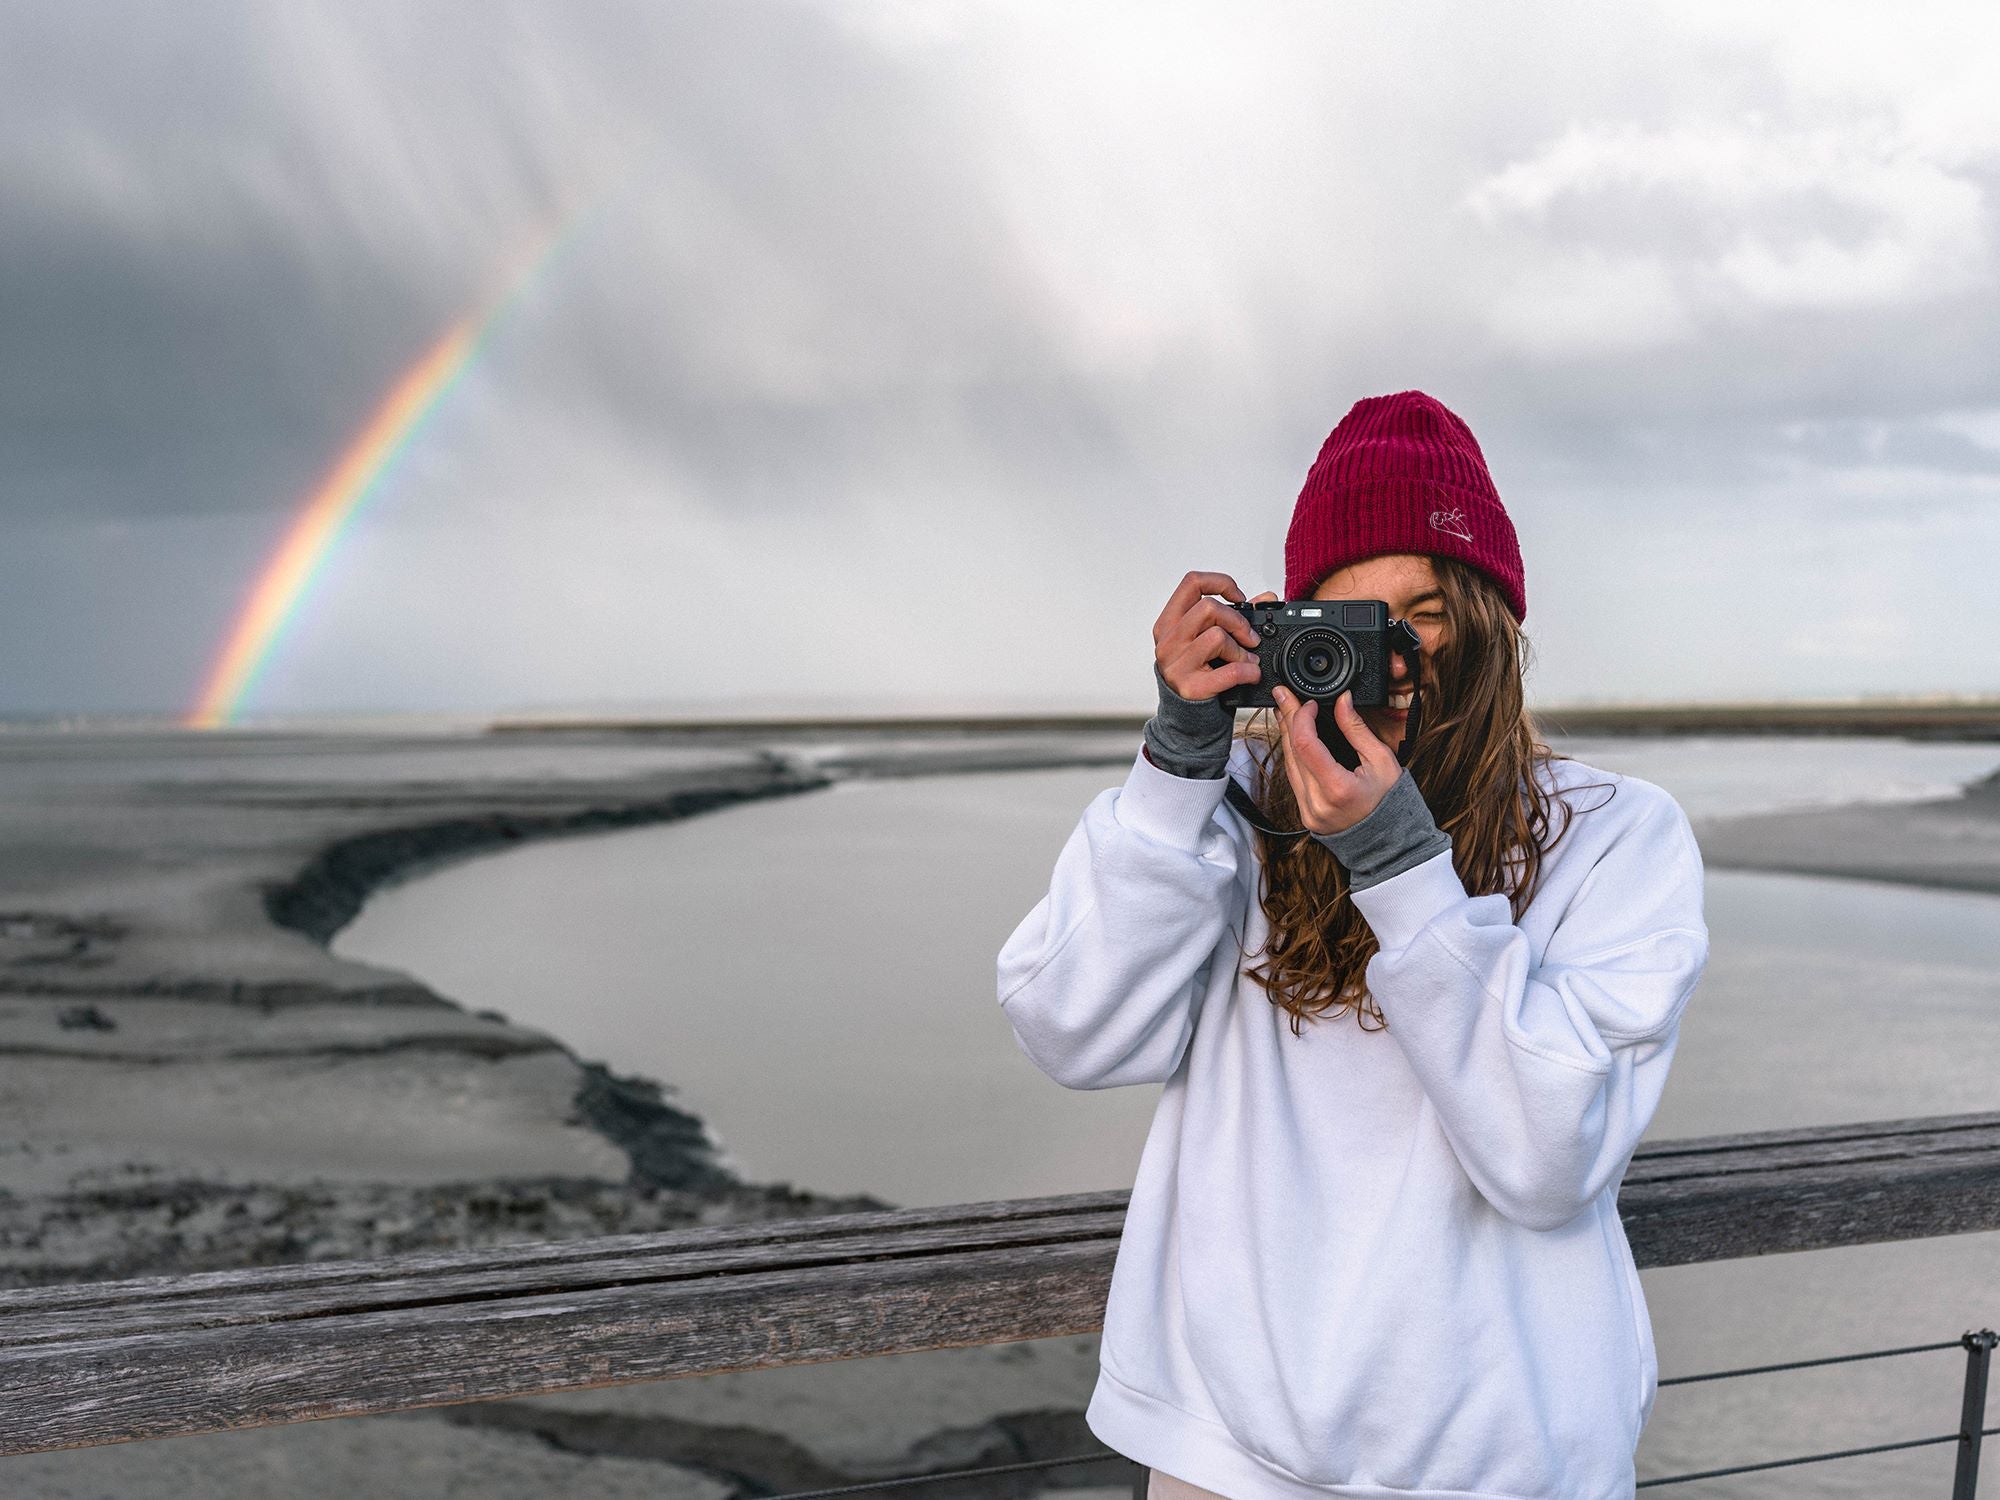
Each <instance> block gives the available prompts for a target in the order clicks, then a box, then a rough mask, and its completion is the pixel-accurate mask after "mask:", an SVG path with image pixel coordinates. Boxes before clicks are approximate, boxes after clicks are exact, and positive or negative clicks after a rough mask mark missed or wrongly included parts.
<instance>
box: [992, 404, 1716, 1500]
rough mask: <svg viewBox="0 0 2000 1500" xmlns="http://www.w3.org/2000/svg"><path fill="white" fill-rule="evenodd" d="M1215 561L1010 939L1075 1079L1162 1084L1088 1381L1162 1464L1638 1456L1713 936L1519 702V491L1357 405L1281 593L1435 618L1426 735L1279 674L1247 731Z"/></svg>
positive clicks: (1323, 468)
mask: <svg viewBox="0 0 2000 1500" xmlns="http://www.w3.org/2000/svg"><path fill="white" fill-rule="evenodd" d="M1217 594H1220V595H1222V596H1223V598H1226V599H1228V600H1232V601H1239V602H1240V601H1241V600H1242V599H1243V595H1242V592H1241V591H1240V590H1239V589H1238V588H1237V587H1236V585H1235V583H1234V582H1233V581H1232V580H1231V579H1230V578H1228V577H1227V576H1226V575H1223V574H1219V573H1191V574H1189V575H1188V576H1187V578H1185V579H1184V580H1183V581H1182V583H1181V585H1180V587H1179V588H1177V589H1176V590H1175V591H1174V594H1173V597H1172V598H1171V599H1170V600H1169V601H1168V603H1167V606H1166V609H1165V610H1164V611H1163V613H1162V614H1161V616H1160V618H1159V621H1158V622H1157V623H1156V625H1155V626H1154V631H1153V637H1154V642H1155V656H1154V672H1155V676H1156V678H1157V679H1158V682H1159V686H1160V693H1161V704H1160V710H1159V712H1158V714H1156V715H1155V716H1154V718H1153V719H1152V720H1151V721H1150V722H1149V723H1148V724H1147V726H1146V734H1145V743H1144V745H1143V747H1142V748H1141V751H1140V753H1139V754H1138V755H1137V756H1136V757H1135V759H1134V763H1133V766H1132V769H1131V771H1130V773H1129V774H1128V776H1127V777H1126V780H1125V782H1124V785H1123V786H1122V787H1119V788H1114V789H1112V790H1109V791H1106V792H1104V793H1102V794H1101V795H1099V796H1098V797H1097V798H1096V799H1095V800H1094V801H1093V802H1092V803H1091V804H1090V806H1089V807H1088V808H1087V809H1086V810H1085V812H1084V814H1083V818H1082V821H1081V822H1080V823H1079V825H1078V827H1077V829H1076V831H1075V832H1074V833H1073V834H1072V835H1071V837H1070V839H1069V841H1068V842H1067V844H1066V845H1065V846H1064V848H1063V850H1062V853H1061V855H1060V856H1059V858H1058V860H1057V863H1056V867H1055V873H1054V877H1053V879H1052V882H1051V885H1050V889H1049V893H1048V895H1047V896H1046V897H1045V898H1044V899H1043V900H1042V901H1040V902H1039V903H1038V904H1037V905H1036V907H1035V909H1034V910H1033V911H1032V912H1030V913H1029V914H1028V916H1027V917H1026V919H1025V920H1023V921H1022V923H1021V924H1020V926H1019V927H1018V928H1016V929H1015V931H1014V933H1013V935H1012V936H1011V937H1010V938H1009V939H1008V940H1007V943H1006V945H1005V947H1004V948H1003V949H1002V950H1001V953H1000V958H999V980H1000V1001H1001V1004H1002V1006H1003V1008H1004V1010H1005V1013H1006V1015H1007V1018H1008V1021H1009V1022H1010V1024H1011V1025H1012V1027H1013V1030H1014V1034H1015V1037H1016V1039H1017V1040H1018V1042H1019V1044H1020V1046H1021V1049H1022V1050H1023V1051H1024V1052H1025V1053H1026V1054H1027V1055H1028V1056H1029V1058H1031V1059H1032V1060H1033V1061H1034V1062H1035V1064H1036V1065H1037V1066H1038V1067H1040V1068H1041V1069H1042V1070H1043V1071H1044V1072H1046V1073H1047V1074H1049V1076H1050V1077H1051V1078H1053V1079H1054V1080H1055V1081H1056V1082H1058V1083H1060V1084H1062V1085H1064V1086H1065V1087H1068V1088H1079V1089H1095V1088H1110V1087H1114V1086H1117V1085H1120V1084H1140V1083H1163V1084H1165V1085H1166V1087H1165V1089H1164V1090H1163V1091H1162V1093H1161V1095H1160V1102H1159V1106H1158V1110H1157V1113H1156V1114H1155V1116H1154V1119H1153V1124H1152V1128H1151V1131H1150V1133H1149V1135H1148V1137H1147V1140H1146V1146H1145V1151H1144V1153H1143V1155H1142V1157H1141V1159H1140V1163H1139V1170H1138V1176H1137V1180H1136V1181H1135V1183H1134V1185H1133V1188H1132V1199H1131V1207H1130V1209H1129V1211H1128V1213H1127V1216H1126V1221H1125V1229H1124V1234H1123V1237H1122V1239H1121V1240H1120V1242H1119V1247H1118V1257H1117V1262H1116V1265H1115V1268H1114V1271H1113V1275H1112V1282H1111V1292H1110V1297H1109V1300H1108V1302H1107V1304H1106V1307H1105V1315H1104V1335H1103V1340H1102V1343H1101V1345H1100V1349H1099V1375H1098V1381H1097V1386H1096V1390H1095V1392H1094V1393H1093V1395H1092V1398H1091V1402H1090V1406H1089V1409H1088V1411H1087V1413H1086V1421H1087V1422H1088V1423H1089V1426H1090V1428H1091V1430H1092V1431H1093V1432H1094V1433H1096V1434H1097V1436H1098V1437H1100V1438H1101V1439H1103V1440H1104V1442H1105V1443H1107V1444H1108V1445H1110V1446H1111V1447H1112V1448H1114V1449H1116V1450H1117V1451H1119V1452H1121V1453H1124V1454H1126V1455H1127V1456H1129V1457H1131V1458H1133V1459H1134V1460H1136V1461H1137V1462H1139V1463H1141V1464H1144V1465H1146V1466H1148V1467H1149V1468H1150V1469H1151V1470H1152V1471H1153V1474H1152V1492H1153V1494H1154V1495H1156V1496H1158V1495H1162V1494H1165V1495H1169V1496H1186V1495H1189V1494H1191V1493H1192V1494H1193V1495H1196V1496H1199V1495H1201V1494H1202V1492H1204V1491H1206V1492H1209V1493H1212V1494H1217V1495H1221V1496H1224V1497H1227V1500H1256V1497H1265V1496H1270V1497H1298V1500H1308V1497H1316V1496H1326V1495H1339V1496H1370V1497H1386V1496H1410V1497H1429V1500H1445V1497H1451V1500H1474V1497H1491V1500H1501V1497H1506V1500H1558V1497H1560V1500H1608V1497H1611V1496H1619V1495H1630V1494H1631V1493H1632V1492H1633V1488H1634V1482H1635V1476H1634V1470H1633V1452H1634V1450H1635V1448H1636V1447H1637V1444H1638V1439H1639V1433H1640V1430H1641V1429H1642V1428H1643V1427H1644V1425H1645V1422H1646V1418H1647V1416H1648V1415H1649V1414H1650V1412H1651V1410H1652V1403H1653V1394H1654V1388H1655V1382H1656V1378H1657V1366H1656V1363H1655V1358H1654V1350H1653V1339H1652V1328H1651V1324H1650V1321H1649V1318H1648V1314H1647V1309H1646V1304H1645V1298H1644V1296H1643V1294H1642V1292H1641V1289H1640V1285H1639V1278H1638V1275H1637V1272H1636V1270H1635V1269H1634V1266H1633V1262H1632V1255H1631V1250H1630V1248H1629V1247H1628V1245H1627V1244H1626V1240H1625V1234H1624V1230H1623V1227H1622V1225H1621V1224H1620V1221H1619V1217H1618V1210H1617V1191H1618V1184H1619V1182H1620V1180H1621V1178H1622V1177H1623V1175H1624V1172H1625V1167H1626V1164H1627V1162H1628V1161H1629V1159H1630V1157H1631V1154H1632V1150H1633V1147H1634V1146H1635V1145H1636V1144H1637V1142H1638V1140H1639V1137H1640V1135H1641V1133H1642V1132H1643V1131H1644V1130H1645V1128H1646V1125H1647V1122H1648V1121H1649V1120H1651V1118H1652V1116H1653V1111H1654V1107H1655V1106H1656V1105H1657V1104H1658V1102H1659V1098H1660V1091H1661V1088H1662V1086H1663V1085H1664V1084H1665V1082H1666V1078H1667V1069H1668V1066H1669V1064H1670V1062H1671V1061H1672V1058H1673V1053H1674V1046H1675V1042H1676V1039H1677V1035H1678V1026H1679V1021H1680V1016H1681V1010H1682V1008H1683V1006H1684V1005H1685V1004H1686V1003H1687V999H1688V996H1689V995H1690V993H1691V992H1692V991H1693V989H1694V987H1695V984H1696V981H1697V980H1698V979H1699V978H1700V975H1701V971H1702V967H1703V964H1704V963H1705V961H1706V959H1707V953H1708V933H1707V928H1706V926H1705V924H1704V922H1703V920H1702V864H1701V854H1700V851H1699V850H1698V849H1697V847H1696V845H1695V841H1694V838H1693V836H1692V834H1691V832H1690V830H1689V828H1688V822H1687V819H1686V817H1685V816H1684V815H1683V813H1682V812H1681V809H1680V807H1679V806H1678V805H1677V804H1676V803H1675V802H1674V800H1673V799H1672V798H1671V797H1670V796H1668V795H1667V793H1665V792H1664V791H1662V790H1661V789H1660V788H1659V787H1657V786H1654V785H1652V784H1651V783H1649V782H1645V781H1641V780H1639V779H1637V778H1635V777H1630V776H1618V775H1613V774H1611V773H1608V772H1602V771H1597V770H1594V769H1592V768H1590V767H1588V766H1584V765H1582V764H1580V763H1579V762H1577V761H1574V760H1571V759H1569V758H1567V757H1561V756H1555V755H1553V754H1552V753H1551V752H1550V750H1549V748H1548V746H1546V745H1545V744H1543V743H1541V742H1540V741H1539V740H1538V739H1537V738H1536V736H1535V733H1534V729H1533V725H1532V721H1531V720H1530V719H1529V718H1528V717H1527V715H1526V713H1525V711H1524V709H1523V704H1522V687H1521V676H1522V671H1523V666H1524V653H1525V643H1524V640H1523V638H1522V636H1521V635H1520V633H1519V627H1520V623H1521V621H1522V620H1523V619H1524V618H1525V617H1526V613H1527V599H1526V594H1525V590H1524V586H1523V578H1522V570H1521V562H1520V552H1519V547H1518V544H1517V543H1516V541H1515V536H1514V530H1513V526H1512V524H1511V523H1510V522H1509V520H1508V519H1507V515H1506V512H1505V510H1504V509H1503V508H1502V507H1501V504H1500V498H1499V495H1498V493H1497V492H1496V491H1495V489H1494V487H1493V482H1492V479H1491V478H1490V476H1489V475H1488V473H1487V469H1486V464H1485V460H1484V458H1483V457H1482V456H1481V454H1480V451H1479V446H1478V444H1477V443H1476V442H1475V441H1474V439H1473V436H1472V433H1471V432H1470V431H1469V430H1468V429H1467V428H1466V426H1465V424H1464V423H1463V422H1461V421H1460V420H1459V419H1458V418H1457V417H1456V416H1454V415H1453V414H1452V413H1451V412H1450V411H1448V410H1446V409H1445V407H1444V406H1442V405H1441V404H1440V403H1438V402H1437V401H1435V400H1433V399H1432V398H1430V397H1429V396H1426V395H1423V394H1422V393H1421V392H1415V391H1407V392H1402V393H1400V394H1397V395H1393V396H1381V397H1373V398H1370V399H1368V400H1364V401H1361V402H1359V403H1358V404H1356V406H1355V407H1354V409H1353V410H1352V411H1351V412H1349V413H1348V415H1347V416H1346V417H1345V418H1344V419H1343V420H1342V421H1341V423H1340V425H1339V426H1338V427H1336V428H1335V429H1334V430H1333V433H1332V435H1331V436H1329V437H1328V439H1327V441H1326V444H1325V446H1324V447H1323V448H1322V449H1321V451H1320V455H1319V458H1318V460H1317V461H1316V462H1315V463H1314V465H1313V467H1312V470H1311V472H1310V474H1309V475H1308V476H1307V479H1306V484H1305V488H1304V490H1303V492H1302V493H1301V494H1300V496H1299V500H1298V506H1297V509H1296V510H1295V512H1294V514H1293V517H1292V523H1291V529H1290V532H1289V534H1288V536H1287V538H1286V543H1285V596H1284V597H1285V598H1287V599H1298V598H1305V597H1313V598H1321V599H1337V598H1349V599H1351V598H1371V599H1383V600H1386V601H1387V602H1388V604H1389V606H1390V613H1391V616H1392V618H1399V619H1407V620H1408V621H1409V622H1410V623H1411V624H1412V626H1413V627H1414V628H1415V629H1416V631H1417V633H1418V637H1419V639H1420V641H1421V643H1422V647H1423V649H1422V652H1421V661H1420V670H1421V673H1422V678H1421V681H1422V694H1421V700H1420V701H1421V715H1420V718H1421V723H1420V725H1419V727H1418V730H1417V733H1416V735H1415V743H1414V744H1412V745H1411V746H1409V747H1408V750H1407V752H1406V753H1407V765H1403V764H1399V762H1398V746H1399V742H1400V741H1401V740H1402V738H1403V723H1404V717H1403V715H1401V714H1399V713H1398V712H1397V711H1396V709H1395V707H1394V700H1392V704H1391V706H1390V707H1387V708H1380V709H1375V708H1371V709H1366V710H1361V711H1358V712H1357V710H1356V709H1355V707H1354V705H1353V703H1352V701H1351V696H1350V695H1348V694H1342V696H1341V697H1340V699H1339V700H1338V701H1337V702H1336V704H1335V706H1334V713H1335V722H1336V723H1337V725H1338V727H1339V729H1340V730H1341V732H1342V733H1343V734H1344V736H1345V737H1346V739H1347V740H1348V742H1349V743H1350V744H1352V745H1353V746H1355V747H1356V749H1357V750H1358V751H1359V752H1360V761H1359V764H1358V765H1357V766H1356V767H1355V769H1354V770H1353V771H1348V770H1346V769H1343V767H1342V766H1341V765H1340V764H1338V763H1337V762H1336V760H1335V758H1334V757H1333V756H1332V755H1331V754H1330V753H1329V751H1328V750H1327V747H1326V745H1325V744H1324V743H1323V742H1322V739H1321V735H1320V733H1319V729H1318V714H1319V712H1320V707H1319V705H1318V704H1316V703H1306V704H1304V705H1301V704H1300V703H1299V702H1298V701H1297V699H1296V698H1294V697H1293V696H1292V695H1291V694H1290V693H1288V692H1286V691H1285V690H1284V689H1283V688H1282V687H1275V686H1274V688H1273V695H1274V697H1275V698H1276V701H1277V708H1276V711H1275V715H1273V714H1272V713H1270V712H1268V711H1266V712H1263V713H1260V714H1259V715H1258V716H1257V717H1256V718H1255V719H1253V721H1252V724H1251V726H1250V728H1249V730H1248V731H1247V732H1246V734H1245V735H1244V736H1243V737H1241V738H1236V737H1235V736H1234V734H1233V724H1234V715H1233V713H1231V712H1230V711H1229V710H1227V709H1225V708H1223V707H1222V705H1220V704H1219V703H1216V702H1215V701H1214V700H1215V698H1216V697H1217V695H1218V694H1219V693H1221V692H1222V691H1224V690H1225V689H1228V688H1231V687H1234V686H1237V685H1238V684H1242V683H1248V682H1254V681H1257V680H1258V675H1259V669H1258V665H1257V662H1256V659H1255V656H1254V647H1255V645H1256V638H1255V635H1254V633H1253V632H1252V631H1251V629H1250V627H1249V625H1248V623H1247V622H1246V621H1245V620H1244V618H1243V617H1242V615H1240V614H1239V613H1238V612H1237V611H1235V610H1233V609H1230V608H1229V607H1228V606H1227V605H1225V604H1224V603H1222V602H1221V600H1218V599H1216V598H1214V597H1212V596H1213V595H1217ZM1259 597H1260V598H1271V597H1276V596H1274V595H1268V594H1267V595H1260V596H1259ZM1394 662H1395V664H1394V668H1393V675H1394V680H1395V686H1396V688H1397V689H1398V690H1399V691H1401V692H1406V691H1407V688H1408V687H1409V685H1410V682H1411V679H1410V677H1409V673H1408V668H1407V666H1406V665H1405V664H1404V663H1403V662H1402V661H1400V660H1399V659H1394ZM1273 717H1275V720H1276V722H1275V724H1273V723H1272V722H1271V720H1272V718H1273ZM1274 767H1275V768H1276V769H1274ZM1232 779H1234V780H1235V781H1237V782H1240V783H1241V784H1242V785H1243V787H1244V788H1245V790H1246V791H1247V792H1248V793H1249V799H1248V800H1249V801H1250V802H1251V803H1252V804H1253V806H1254V808H1255V810H1256V811H1257V812H1258V813H1259V814H1260V816H1259V817H1258V818H1257V819H1256V820H1255V822H1256V823H1258V824H1262V825H1264V827H1263V828H1260V827H1257V826H1253V824H1252V822H1251V821H1247V820H1246V818H1245V816H1244V814H1243V813H1240V812H1239V811H1238V810H1237V808H1236V807H1235V806H1234V805H1232V802H1231V801H1226V800H1225V796H1224V793H1225V791H1226V789H1227V786H1228V783H1229V781H1230V780H1232ZM1265 829H1269V830H1274V831H1265ZM1276 830H1282V832H1280V831H1276Z"/></svg>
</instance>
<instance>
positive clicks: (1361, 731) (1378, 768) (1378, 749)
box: [1271, 684, 1403, 833]
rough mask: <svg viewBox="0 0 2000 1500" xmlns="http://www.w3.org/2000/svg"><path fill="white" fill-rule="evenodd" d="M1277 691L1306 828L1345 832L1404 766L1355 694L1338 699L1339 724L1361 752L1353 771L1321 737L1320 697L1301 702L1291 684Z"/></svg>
mask: <svg viewBox="0 0 2000 1500" xmlns="http://www.w3.org/2000/svg"><path fill="white" fill-rule="evenodd" d="M1271 696H1272V697H1273V698H1275V699H1276V700H1277V703H1278V718H1279V721H1280V722H1281V723H1282V724H1283V725H1284V740H1283V744H1284V752H1285V775H1286V776H1288V777H1289V778H1290V779H1291V783H1292V795H1293V796H1294V797H1295V798H1297V799H1298V804H1299V819H1300V821H1301V822H1302V823H1303V824H1304V825H1305V827H1306V828H1308V829H1309V830H1311V831H1312V832H1314V833H1341V832H1344V831H1345V830H1347V829H1349V828H1352V827H1353V826H1354V825H1355V824H1356V823H1359V822H1360V821H1361V820H1362V819H1363V818H1365V817H1367V816H1368V815H1369V814H1370V813H1372V812H1373V811H1375V809H1376V808H1377V807H1378V806H1380V805H1381V802H1382V799H1383V798H1384V797H1385V796H1387V795H1388V793H1389V788H1390V787H1392V786H1394V785H1395V784H1396V781H1397V779H1398V778H1399V777H1401V776H1402V774H1403V766H1402V762H1400V761H1399V760H1397V759H1396V752H1395V751H1394V750H1393V749H1391V748H1390V747H1389V746H1387V745H1385V744H1383V743H1382V741H1381V740H1380V739H1378V738H1376V735H1375V731H1374V730H1372V729H1370V728H1369V727H1368V724H1367V721H1366V720H1364V719H1363V718H1362V717H1361V713H1360V710H1358V709H1357V708H1355V706H1354V694H1353V693H1352V692H1351V691H1350V692H1345V693H1342V694H1341V695H1340V696H1339V697H1338V698H1336V699H1335V700H1334V704H1333V718H1334V723H1335V724H1337V725H1339V726H1340V732H1341V733H1342V734H1344V735H1346V736H1347V743H1348V744H1350V745H1352V746H1353V747H1354V748H1355V750H1356V751H1357V752H1358V753H1359V755H1360V756H1361V764H1360V765H1358V766H1356V767H1355V768H1354V769H1353V770H1352V771H1350V770H1348V769H1347V767H1345V766H1343V765H1342V764H1341V763H1340V762H1339V761H1337V760H1335V759H1334V758H1333V752H1332V751H1331V750H1329V749H1327V748H1326V742H1325V741H1324V740H1322V739H1321V738H1320V737H1319V713H1320V705H1319V700H1318V699H1316V698H1308V699H1307V700H1306V701H1305V702H1304V703H1303V704H1301V703H1300V702H1299V700H1298V698H1297V697H1296V696H1294V694H1293V693H1292V691H1291V689H1289V688H1286V687H1282V686H1278V685H1275V684H1274V685H1273V686H1272V688H1271Z"/></svg>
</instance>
